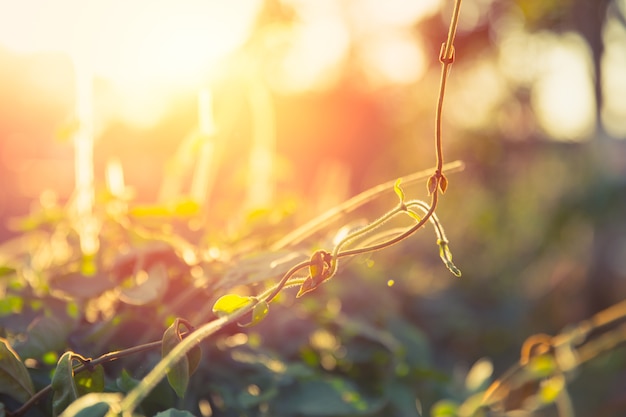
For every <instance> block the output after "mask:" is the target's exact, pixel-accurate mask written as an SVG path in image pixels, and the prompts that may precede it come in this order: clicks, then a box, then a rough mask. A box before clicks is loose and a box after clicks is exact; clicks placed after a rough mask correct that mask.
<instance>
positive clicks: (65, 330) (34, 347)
mask: <svg viewBox="0 0 626 417" xmlns="http://www.w3.org/2000/svg"><path fill="white" fill-rule="evenodd" d="M70 330H71V323H69V322H65V321H62V320H60V319H59V318H57V317H52V316H40V317H38V318H36V319H35V320H33V321H32V323H31V324H30V325H29V326H28V329H27V333H26V340H25V341H24V342H21V343H19V344H16V345H15V350H16V351H18V352H19V353H20V356H21V357H23V358H35V359H39V358H41V357H42V356H43V355H44V354H46V353H48V352H51V351H55V352H60V351H63V350H64V349H65V344H66V341H67V336H68V334H69V332H70Z"/></svg>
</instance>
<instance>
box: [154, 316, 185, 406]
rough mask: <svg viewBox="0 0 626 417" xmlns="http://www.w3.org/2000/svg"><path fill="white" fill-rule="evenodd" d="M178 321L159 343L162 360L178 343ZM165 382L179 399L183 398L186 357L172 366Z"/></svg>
mask: <svg viewBox="0 0 626 417" xmlns="http://www.w3.org/2000/svg"><path fill="white" fill-rule="evenodd" d="M178 323H179V321H178V319H176V321H175V322H174V323H173V324H172V325H171V326H170V327H168V328H167V330H165V333H163V340H162V342H161V356H162V357H163V358H164V357H165V356H167V354H168V353H170V352H171V351H172V349H174V348H175V347H176V345H178V343H179V342H180V340H181V339H180V334H179V333H178ZM167 381H168V382H169V384H170V386H171V387H172V388H173V389H174V391H175V392H176V395H178V397H179V398H183V397H184V396H185V391H187V385H189V360H188V359H187V355H185V356H184V357H182V358H180V359H179V361H178V362H177V363H176V364H174V365H173V366H172V368H171V369H170V370H169V372H168V373H167Z"/></svg>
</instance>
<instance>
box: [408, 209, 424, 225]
mask: <svg viewBox="0 0 626 417" xmlns="http://www.w3.org/2000/svg"><path fill="white" fill-rule="evenodd" d="M406 214H408V215H409V216H411V217H413V219H415V220H416V221H418V222H419V221H421V220H422V218H421V217H420V216H419V214H417V213H416V212H414V211H413V210H411V209H407V210H406Z"/></svg>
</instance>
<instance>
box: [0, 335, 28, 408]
mask: <svg viewBox="0 0 626 417" xmlns="http://www.w3.org/2000/svg"><path fill="white" fill-rule="evenodd" d="M0 393H2V394H7V395H9V396H11V397H13V398H15V399H16V400H18V401H21V402H26V401H27V400H28V399H29V398H30V397H32V396H33V394H34V393H35V388H34V387H33V381H32V380H31V379H30V375H29V374H28V371H27V370H26V367H25V366H24V364H23V363H22V361H21V359H20V357H19V356H18V355H17V353H15V351H14V350H13V349H12V348H11V346H10V345H9V342H8V341H7V340H6V339H3V338H0Z"/></svg>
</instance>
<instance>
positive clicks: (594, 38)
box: [571, 0, 612, 137]
mask: <svg viewBox="0 0 626 417" xmlns="http://www.w3.org/2000/svg"><path fill="white" fill-rule="evenodd" d="M611 2H612V0H573V3H572V6H571V20H572V24H573V26H574V30H576V31H577V32H578V33H579V34H580V35H581V36H582V37H583V39H585V41H586V42H587V45H589V48H590V49H591V58H592V62H593V72H594V73H593V77H594V93H595V100H596V134H597V136H598V137H605V136H606V131H605V129H604V127H603V124H602V118H601V117H600V116H601V112H602V105H603V94H602V55H603V53H604V40H603V36H602V32H603V29H604V24H605V22H606V17H607V12H608V9H609V4H610V3H611Z"/></svg>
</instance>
